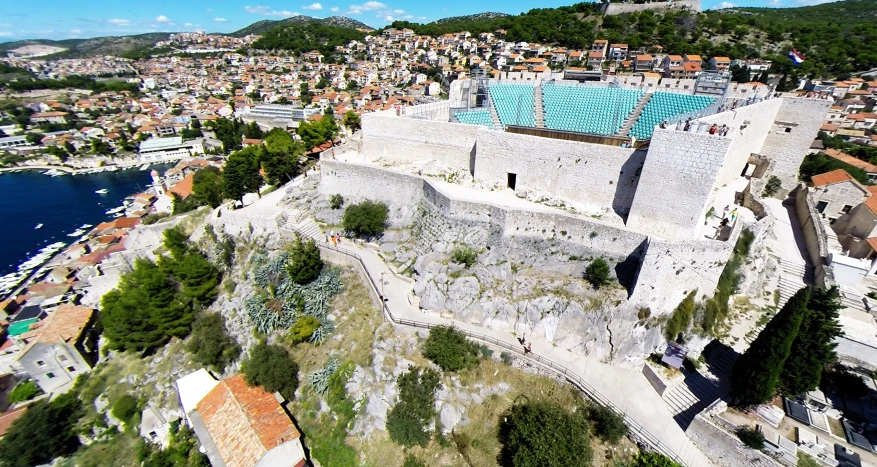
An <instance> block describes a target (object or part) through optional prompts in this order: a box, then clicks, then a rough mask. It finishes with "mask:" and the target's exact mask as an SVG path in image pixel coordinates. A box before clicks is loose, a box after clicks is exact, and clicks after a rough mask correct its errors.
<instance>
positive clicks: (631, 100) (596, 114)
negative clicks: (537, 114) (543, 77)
mask: <svg viewBox="0 0 877 467" xmlns="http://www.w3.org/2000/svg"><path fill="white" fill-rule="evenodd" d="M642 95H643V91H639V90H633V89H619V88H605V87H594V86H568V85H557V84H550V83H546V84H544V85H543V86H542V107H543V109H545V126H546V127H547V128H550V129H552V130H563V131H574V132H579V133H591V134H597V135H612V134H615V133H618V131H619V130H620V129H621V127H622V125H624V119H625V118H626V117H627V116H628V115H629V114H630V112H631V111H633V109H634V107H636V104H637V102H638V101H639V99H640V98H641V97H642Z"/></svg>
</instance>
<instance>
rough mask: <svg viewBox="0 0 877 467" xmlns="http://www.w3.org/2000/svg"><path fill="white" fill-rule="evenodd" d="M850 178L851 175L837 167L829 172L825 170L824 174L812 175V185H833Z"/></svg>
mask: <svg viewBox="0 0 877 467" xmlns="http://www.w3.org/2000/svg"><path fill="white" fill-rule="evenodd" d="M852 179H853V177H851V176H850V174H848V173H847V171H846V170H844V169H837V170H832V171H831V172H825V173H824V174H819V175H814V176H813V178H812V181H813V186H825V185H833V184H835V183H840V182H847V181H850V180H852Z"/></svg>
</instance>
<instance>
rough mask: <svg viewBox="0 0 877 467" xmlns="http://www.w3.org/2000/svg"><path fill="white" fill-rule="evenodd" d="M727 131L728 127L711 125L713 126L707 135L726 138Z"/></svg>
mask: <svg viewBox="0 0 877 467" xmlns="http://www.w3.org/2000/svg"><path fill="white" fill-rule="evenodd" d="M728 130H730V128H729V127H728V125H725V124H722V126H721V127H720V126H719V125H717V124H715V123H713V126H711V127H710V129H709V134H711V135H715V134H718V135H719V136H727V135H728Z"/></svg>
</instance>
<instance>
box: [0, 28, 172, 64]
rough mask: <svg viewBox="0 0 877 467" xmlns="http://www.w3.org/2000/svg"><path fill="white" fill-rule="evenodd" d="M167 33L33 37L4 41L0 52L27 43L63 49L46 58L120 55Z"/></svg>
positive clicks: (150, 42) (152, 41) (151, 44)
mask: <svg viewBox="0 0 877 467" xmlns="http://www.w3.org/2000/svg"><path fill="white" fill-rule="evenodd" d="M169 34H170V33H167V32H153V33H147V34H137V35H133V36H106V37H93V38H90V39H64V40H60V41H53V40H48V39H34V40H24V41H15V42H4V43H0V52H7V51H9V50H14V49H17V48H19V47H24V46H28V45H46V46H51V47H59V48H62V49H64V51H63V52H58V53H55V54H52V55H48V56H46V57H47V58H80V57H92V56H96V55H116V56H121V55H124V54H126V53H128V52H130V51H132V50H136V49H143V48H150V47H152V46H154V45H155V43H156V42H158V41H161V40H166V39H167V38H168V35H169Z"/></svg>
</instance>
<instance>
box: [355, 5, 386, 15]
mask: <svg viewBox="0 0 877 467" xmlns="http://www.w3.org/2000/svg"><path fill="white" fill-rule="evenodd" d="M387 9H389V7H387V5H385V4H383V3H381V2H365V3H363V4H362V5H350V7H348V9H347V13H346V14H348V15H361V14H362V12H364V11H377V10H387Z"/></svg>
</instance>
